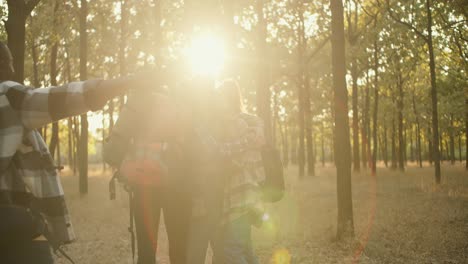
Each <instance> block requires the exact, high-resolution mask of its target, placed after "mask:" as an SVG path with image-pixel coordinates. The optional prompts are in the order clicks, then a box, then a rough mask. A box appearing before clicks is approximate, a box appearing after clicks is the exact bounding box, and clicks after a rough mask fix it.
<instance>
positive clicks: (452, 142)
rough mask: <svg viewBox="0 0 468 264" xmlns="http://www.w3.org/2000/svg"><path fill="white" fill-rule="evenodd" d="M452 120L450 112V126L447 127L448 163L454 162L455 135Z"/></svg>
mask: <svg viewBox="0 0 468 264" xmlns="http://www.w3.org/2000/svg"><path fill="white" fill-rule="evenodd" d="M453 122H454V120H453V114H450V127H449V139H450V163H451V164H452V165H453V164H455V135H454V130H455V127H454V123H453Z"/></svg>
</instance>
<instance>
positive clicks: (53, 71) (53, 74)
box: [49, 0, 60, 158]
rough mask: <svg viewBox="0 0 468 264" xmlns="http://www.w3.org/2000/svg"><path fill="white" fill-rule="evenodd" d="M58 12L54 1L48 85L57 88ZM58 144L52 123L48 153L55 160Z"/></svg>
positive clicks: (54, 125)
mask: <svg viewBox="0 0 468 264" xmlns="http://www.w3.org/2000/svg"><path fill="white" fill-rule="evenodd" d="M58 10H59V1H57V0H56V1H54V14H53V17H54V18H53V25H52V27H53V29H52V37H51V39H52V41H53V44H52V49H51V52H50V84H51V85H52V86H57V53H58V38H59V36H57V26H58V14H57V12H58ZM58 144H60V142H59V124H58V121H57V122H54V123H52V135H51V138H50V144H49V151H50V154H52V157H53V158H55V150H56V149H57V150H58V149H59V148H58ZM59 155H60V154H59Z"/></svg>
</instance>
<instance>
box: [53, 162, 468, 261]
mask: <svg viewBox="0 0 468 264" xmlns="http://www.w3.org/2000/svg"><path fill="white" fill-rule="evenodd" d="M442 171H443V184H442V185H441V186H438V187H437V186H435V185H434V184H433V182H434V180H433V178H434V177H433V169H432V168H431V167H428V165H427V164H426V167H425V168H422V169H420V168H418V167H415V166H414V165H411V164H410V165H409V167H408V168H407V170H406V172H405V173H401V172H398V171H390V170H388V169H386V168H379V170H378V176H377V177H372V176H370V175H369V174H368V173H366V172H363V173H360V174H355V175H353V203H354V222H355V223H354V224H355V231H356V238H355V239H349V240H347V241H344V242H337V241H335V240H334V236H335V232H336V218H337V217H336V214H337V209H336V188H335V184H336V176H335V169H334V167H332V166H328V167H324V168H323V167H321V166H320V165H319V166H318V167H317V171H316V174H317V176H315V177H306V178H305V179H303V180H299V179H297V177H296V176H295V175H297V171H296V169H295V168H290V169H288V171H287V185H288V186H287V187H288V194H287V196H286V197H285V199H283V201H281V202H280V203H278V204H275V205H272V206H270V208H269V214H270V219H269V220H268V221H266V222H265V224H264V226H263V228H262V229H260V230H256V231H255V234H254V240H255V244H256V248H257V252H258V255H259V256H260V260H261V261H260V262H261V263H262V264H263V263H281V264H282V263H468V172H467V171H465V170H464V167H462V166H461V165H454V166H452V165H448V164H447V163H446V164H444V165H443V167H442ZM109 176H110V175H109V173H102V171H101V170H99V169H96V170H94V171H93V172H92V173H91V176H90V178H89V194H88V195H86V196H84V197H80V195H79V194H78V184H77V183H78V178H77V177H75V176H72V175H70V173H69V172H65V173H64V176H63V184H64V188H65V192H66V194H67V199H68V204H69V207H70V211H71V213H72V217H73V221H74V226H75V229H76V233H77V236H78V239H77V241H76V242H75V243H74V244H71V245H69V246H67V252H69V254H70V255H71V256H72V257H73V258H74V259H75V260H76V262H77V263H80V264H81V263H103V264H104V263H132V260H131V251H130V239H129V234H128V232H127V226H128V201H127V196H126V194H125V193H123V192H120V193H118V194H117V200H116V201H110V200H109V198H108V191H107V190H108V180H109ZM163 230H164V229H163ZM160 233H161V234H160V238H159V249H158V251H159V257H158V258H159V263H169V262H168V259H167V250H168V249H167V238H166V237H165V234H164V231H163V232H160ZM273 259H275V260H276V262H272V260H273ZM58 263H66V262H65V261H64V260H63V258H59V261H58ZM207 263H210V261H209V260H207Z"/></svg>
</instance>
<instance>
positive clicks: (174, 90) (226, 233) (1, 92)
mask: <svg viewBox="0 0 468 264" xmlns="http://www.w3.org/2000/svg"><path fill="white" fill-rule="evenodd" d="M13 75H14V68H13V58H12V56H11V53H10V51H9V49H8V47H7V45H5V44H3V43H1V42H0V137H1V140H0V142H1V143H0V170H1V173H0V263H5V264H9V263H38V264H43V263H44V264H46V263H47V264H48V263H53V262H54V260H53V257H52V254H51V249H50V248H52V250H53V251H57V250H58V251H61V245H63V244H66V243H69V242H72V241H73V240H74V239H75V234H74V231H73V226H72V223H71V217H70V215H69V213H68V209H67V206H66V204H65V199H64V192H63V189H62V186H61V183H60V178H59V175H58V172H57V169H56V166H55V165H54V162H53V159H52V156H51V154H50V152H49V150H48V147H47V145H46V143H45V142H44V140H43V138H42V137H41V134H40V133H39V132H38V131H37V129H38V128H41V127H43V126H45V125H47V124H48V123H52V122H55V121H58V120H60V119H63V118H66V117H70V116H74V115H78V114H82V113H86V112H87V111H89V110H91V111H97V110H99V109H102V108H103V107H104V106H105V104H106V103H107V101H108V100H110V99H112V98H114V97H118V96H122V95H127V98H128V99H127V102H126V104H125V105H124V106H123V108H122V110H121V112H120V114H119V119H118V120H117V122H116V124H115V125H114V128H113V129H112V131H111V133H110V135H109V137H108V138H107V139H106V142H105V146H104V149H103V151H104V160H105V161H106V162H107V163H108V164H110V165H111V166H112V167H113V168H114V171H115V175H114V177H113V179H112V181H111V183H110V186H115V180H118V181H119V182H120V183H121V184H122V185H123V186H124V187H125V189H126V190H127V191H128V192H129V197H130V199H129V201H130V224H131V229H130V230H131V231H133V225H134V226H135V229H136V240H137V259H138V260H137V263H139V264H147V263H156V247H157V240H158V226H159V220H160V214H161V211H162V212H163V215H164V223H165V227H166V232H167V235H168V240H169V257H170V261H171V263H175V264H179V263H190V264H192V263H193V264H197V263H205V257H206V252H207V249H208V247H209V246H211V248H212V251H213V263H224V264H252V263H258V260H257V257H256V255H255V253H254V250H253V246H252V238H251V228H252V226H260V225H261V224H262V218H263V217H264V204H265V202H275V201H277V200H279V199H280V198H281V196H282V193H283V191H284V182H283V179H282V168H281V161H280V159H279V157H278V155H277V152H276V151H275V150H274V148H273V147H271V145H270V144H269V142H267V140H266V139H265V137H264V128H263V122H262V120H261V119H260V118H258V117H256V116H254V115H250V114H247V113H246V112H245V111H244V108H243V105H242V96H241V92H240V89H239V87H238V85H237V83H236V82H235V81H234V80H229V79H228V80H225V81H223V82H221V84H220V85H218V86H217V87H214V85H213V84H212V83H211V82H206V81H205V80H203V78H193V79H191V80H190V81H189V82H186V83H184V84H183V85H179V86H177V87H167V85H163V83H162V82H160V81H158V80H157V78H155V77H154V76H152V74H150V73H145V74H137V75H134V76H129V77H121V78H117V79H111V80H88V81H82V82H72V83H69V84H65V85H63V86H57V87H48V88H37V89H32V88H30V87H26V86H24V85H22V84H20V83H17V82H14V81H11V80H12V79H13ZM132 247H133V248H132V251H133V252H134V246H133V243H132ZM62 252H63V251H62ZM65 255H66V254H65ZM97 262H99V261H97Z"/></svg>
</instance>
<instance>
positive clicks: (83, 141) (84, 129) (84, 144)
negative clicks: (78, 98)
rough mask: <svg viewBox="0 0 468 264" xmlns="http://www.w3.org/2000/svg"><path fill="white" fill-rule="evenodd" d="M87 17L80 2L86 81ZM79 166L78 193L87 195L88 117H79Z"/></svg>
mask: <svg viewBox="0 0 468 264" xmlns="http://www.w3.org/2000/svg"><path fill="white" fill-rule="evenodd" d="M87 16H88V3H87V0H81V10H80V79H81V80H82V81H84V80H86V79H87V78H88V77H87V66H86V64H87V61H88V48H87V44H88V33H87V32H86V30H87V26H86V18H87ZM78 153H79V158H78V160H79V166H78V170H79V173H80V183H79V188H80V193H81V194H86V193H88V116H87V114H83V115H81V137H80V147H79V151H78Z"/></svg>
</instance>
